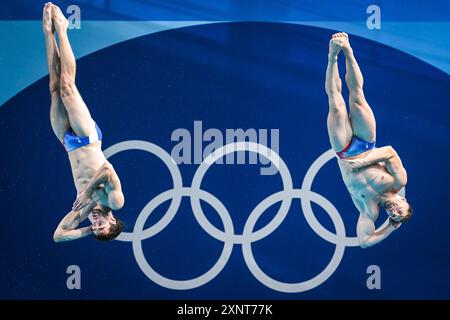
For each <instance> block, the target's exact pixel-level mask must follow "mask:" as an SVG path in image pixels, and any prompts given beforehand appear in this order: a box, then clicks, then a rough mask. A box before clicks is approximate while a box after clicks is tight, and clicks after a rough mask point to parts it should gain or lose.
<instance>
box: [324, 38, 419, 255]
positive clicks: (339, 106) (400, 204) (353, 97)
mask: <svg viewBox="0 0 450 320" xmlns="http://www.w3.org/2000/svg"><path fill="white" fill-rule="evenodd" d="M341 51H342V52H343V54H344V56H345V62H346V69H347V70H346V71H347V73H346V76H345V80H346V82H347V87H348V90H349V106H350V114H348V113H347V108H346V106H345V102H344V98H343V97H342V93H341V89H342V81H341V79H340V77H339V71H338V64H337V59H338V55H339V53H340V52H341ZM325 89H326V92H327V95H328V102H329V113H328V119H327V127H328V135H329V138H330V142H331V146H332V147H333V149H334V151H335V152H336V154H337V155H338V157H339V160H338V164H339V168H340V170H341V173H342V178H343V180H344V183H345V185H346V186H347V189H348V191H349V192H350V195H351V197H352V200H353V203H354V204H355V206H356V208H357V209H358V210H359V213H360V214H359V219H358V225H357V235H358V241H359V244H360V246H361V247H363V248H365V247H370V246H372V245H374V244H377V243H379V242H380V241H382V240H384V239H385V238H387V237H388V236H389V235H390V234H391V233H392V232H393V231H394V230H396V229H397V228H398V227H399V226H400V225H401V223H402V222H404V221H406V220H408V219H409V218H410V217H411V215H412V209H411V206H410V205H409V204H408V202H407V201H406V199H405V198H404V197H402V196H400V195H399V191H400V190H401V189H402V188H403V187H404V186H405V185H406V182H407V174H406V170H405V168H404V167H403V165H402V161H401V160H400V158H399V156H398V154H397V152H396V151H395V150H394V149H393V148H392V147H391V146H386V147H381V148H375V138H376V130H375V117H374V115H373V112H372V109H371V108H370V107H369V105H368V103H367V101H366V99H365V97H364V92H363V76H362V74H361V70H360V69H359V66H358V63H357V62H356V60H355V57H354V55H353V49H352V48H351V46H350V43H349V40H348V35H347V34H346V33H343V32H340V33H336V34H334V35H333V36H332V38H331V40H330V43H329V53H328V66H327V71H326V81H325ZM380 207H384V209H385V210H386V212H387V213H388V215H389V224H388V225H387V226H386V227H384V228H383V229H381V230H379V231H376V230H375V225H374V222H375V220H376V219H377V218H378V214H379V211H380Z"/></svg>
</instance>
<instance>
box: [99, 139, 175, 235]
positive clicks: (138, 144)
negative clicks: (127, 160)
mask: <svg viewBox="0 0 450 320" xmlns="http://www.w3.org/2000/svg"><path fill="white" fill-rule="evenodd" d="M126 150H142V151H147V152H150V153H152V154H154V155H155V156H157V157H158V158H160V159H161V160H162V161H163V162H164V164H165V165H166V166H167V168H168V169H169V171H170V175H171V176H172V181H173V189H176V190H180V189H181V188H182V187H183V180H182V178H181V173H180V170H179V169H178V166H177V164H176V163H175V161H174V160H173V159H172V157H171V156H170V154H168V153H167V152H166V151H165V150H164V149H163V148H161V147H159V146H157V145H156V144H153V143H150V142H147V141H142V140H128V141H123V142H120V143H116V144H115V145H112V146H110V147H109V148H108V149H106V150H104V151H103V153H104V155H105V157H106V159H108V158H109V157H111V156H113V155H115V154H116V153H119V152H122V151H126ZM180 203H181V196H180V195H177V194H176V196H175V197H174V198H173V199H172V202H171V204H170V206H169V209H167V212H166V213H165V214H164V216H163V217H162V218H161V219H160V220H159V221H158V222H157V223H156V224H154V225H153V226H151V227H150V228H149V229H147V230H146V231H145V232H146V233H145V234H146V235H147V233H149V234H151V235H153V234H155V233H157V232H159V231H160V230H162V229H163V228H164V227H165V226H167V225H168V224H169V223H170V221H171V220H172V219H173V217H174V216H175V214H176V213H177V211H178V208H179V207H180ZM147 205H148V204H147ZM146 207H147V206H146ZM146 207H144V209H142V211H144V210H145V208H146ZM142 211H141V213H142ZM151 235H148V237H150V236H151ZM134 237H135V235H134V234H133V233H131V232H125V231H124V232H122V233H121V234H119V236H118V237H117V238H116V240H120V241H133V238H134Z"/></svg>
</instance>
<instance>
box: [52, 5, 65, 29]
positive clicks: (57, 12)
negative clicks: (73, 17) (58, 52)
mask: <svg viewBox="0 0 450 320" xmlns="http://www.w3.org/2000/svg"><path fill="white" fill-rule="evenodd" d="M52 21H53V25H54V26H55V29H56V32H58V34H59V33H61V32H66V31H67V28H68V27H69V21H68V20H67V19H66V17H64V14H63V13H62V11H61V9H60V8H59V7H58V6H57V5H54V4H52Z"/></svg>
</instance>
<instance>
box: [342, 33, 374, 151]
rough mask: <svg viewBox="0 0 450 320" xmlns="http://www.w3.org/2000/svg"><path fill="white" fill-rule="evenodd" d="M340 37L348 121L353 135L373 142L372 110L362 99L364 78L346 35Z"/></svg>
mask: <svg viewBox="0 0 450 320" xmlns="http://www.w3.org/2000/svg"><path fill="white" fill-rule="evenodd" d="M341 37H342V39H343V42H344V46H343V48H342V52H343V53H344V55H345V63H346V69H347V73H346V75H345V80H346V82H347V87H348V90H349V106H350V120H351V123H352V128H353V133H354V135H355V136H357V137H358V138H360V139H362V140H365V141H370V142H371V141H375V139H376V122H375V117H374V115H373V112H372V109H371V108H370V106H369V104H368V103H367V101H366V98H365V97H364V91H363V83H364V78H363V76H362V73H361V70H360V69H359V66H358V63H357V62H356V59H355V56H354V55H353V49H352V48H351V47H350V43H349V41H348V35H347V34H346V33H342V34H341Z"/></svg>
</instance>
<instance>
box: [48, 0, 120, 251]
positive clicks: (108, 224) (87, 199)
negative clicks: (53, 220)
mask: <svg viewBox="0 0 450 320" xmlns="http://www.w3.org/2000/svg"><path fill="white" fill-rule="evenodd" d="M68 25H69V22H68V21H67V19H66V18H65V17H64V15H63V13H62V12H61V10H60V8H59V7H57V6H56V5H54V4H52V3H51V2H48V3H46V4H45V5H44V10H43V17H42V26H43V31H44V36H45V47H46V58H47V65H48V71H49V78H50V86H49V88H50V96H51V105H50V122H51V125H52V129H53V132H54V133H55V135H56V137H57V138H58V140H59V141H60V142H61V143H62V144H63V145H64V147H65V149H66V151H67V155H68V157H69V161H70V166H71V169H72V175H73V179H74V183H75V187H76V190H77V198H76V200H75V202H74V204H73V206H72V211H70V212H69V213H68V214H67V215H66V216H65V217H64V218H63V219H62V220H61V222H60V223H59V225H58V227H57V228H56V230H55V233H54V236H53V239H54V241H56V242H61V241H69V240H75V239H80V238H82V237H85V236H87V235H91V234H92V235H93V237H94V238H95V239H97V240H100V241H108V240H112V239H114V238H115V237H117V236H118V235H119V234H120V233H121V231H122V228H123V223H122V222H121V221H120V220H119V219H117V218H116V217H115V216H114V215H113V214H112V210H119V209H120V208H122V206H123V205H124V196H123V193H122V186H121V184H120V180H119V177H118V176H117V174H116V172H115V171H114V168H113V166H112V165H111V164H110V163H109V162H108V161H107V160H106V158H105V156H104V154H103V152H102V148H101V142H102V132H101V131H100V128H99V127H98V125H97V124H96V123H95V121H94V120H93V119H92V117H91V114H90V112H89V109H88V108H87V106H86V104H85V103H84V101H83V99H82V98H81V95H80V93H79V92H78V89H77V87H76V85H75V71H76V63H75V57H74V54H73V52H72V48H71V46H70V43H69V38H68V35H67V27H68ZM56 35H57V36H58V39H59V47H58V44H57V42H56ZM89 215H91V221H92V223H91V225H88V226H85V227H79V224H80V223H81V222H82V221H84V220H86V218H88V216H89Z"/></svg>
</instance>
